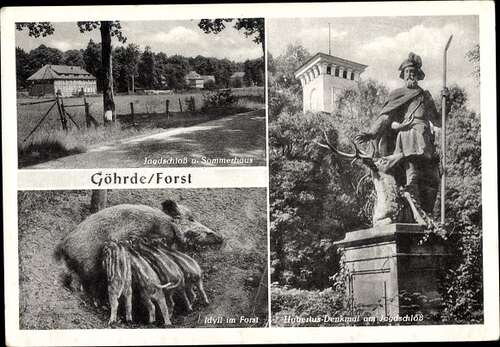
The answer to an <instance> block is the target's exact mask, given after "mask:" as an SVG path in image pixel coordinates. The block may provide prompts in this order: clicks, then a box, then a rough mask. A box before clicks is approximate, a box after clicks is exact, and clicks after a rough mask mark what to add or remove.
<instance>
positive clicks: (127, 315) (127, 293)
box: [123, 289, 132, 323]
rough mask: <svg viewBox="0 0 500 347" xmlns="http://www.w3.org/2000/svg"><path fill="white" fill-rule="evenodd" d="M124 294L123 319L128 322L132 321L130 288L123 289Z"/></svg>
mask: <svg viewBox="0 0 500 347" xmlns="http://www.w3.org/2000/svg"><path fill="white" fill-rule="evenodd" d="M123 295H124V296H125V319H126V320H127V322H128V323H131V322H132V290H131V289H125V290H124V291H123Z"/></svg>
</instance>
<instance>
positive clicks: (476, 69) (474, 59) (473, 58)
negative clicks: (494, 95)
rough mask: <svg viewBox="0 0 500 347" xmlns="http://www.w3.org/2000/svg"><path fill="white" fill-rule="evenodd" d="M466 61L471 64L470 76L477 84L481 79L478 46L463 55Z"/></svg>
mask: <svg viewBox="0 0 500 347" xmlns="http://www.w3.org/2000/svg"><path fill="white" fill-rule="evenodd" d="M465 56H466V57H467V59H468V60H469V61H470V62H471V63H472V64H473V71H472V76H473V77H474V79H475V80H476V81H477V83H478V84H479V82H480V79H481V66H480V49H479V45H475V46H474V48H472V49H471V50H470V51H468V52H467V53H466V55H465Z"/></svg>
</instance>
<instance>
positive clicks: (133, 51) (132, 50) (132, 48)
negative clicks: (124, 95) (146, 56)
mask: <svg viewBox="0 0 500 347" xmlns="http://www.w3.org/2000/svg"><path fill="white" fill-rule="evenodd" d="M125 57H126V59H125V69H126V71H127V73H128V75H129V76H130V80H131V84H132V92H135V76H136V75H137V73H138V64H139V59H140V57H141V51H140V49H139V46H138V45H136V44H133V43H129V44H128V46H127V48H126V50H125Z"/></svg>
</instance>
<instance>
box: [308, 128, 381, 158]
mask: <svg viewBox="0 0 500 347" xmlns="http://www.w3.org/2000/svg"><path fill="white" fill-rule="evenodd" d="M323 136H324V138H325V142H326V145H325V144H323V143H320V142H318V141H315V142H316V144H318V145H319V146H321V147H323V148H328V149H330V150H331V151H332V152H333V153H335V154H337V155H339V156H341V157H344V158H351V159H354V160H356V159H368V160H373V157H374V155H375V145H374V144H373V142H372V143H371V145H372V152H371V153H370V154H368V153H366V152H364V151H362V150H361V149H359V147H358V146H357V145H356V143H355V142H354V141H352V140H351V143H352V145H353V146H354V153H346V152H342V151H340V150H338V149H337V148H336V147H335V146H333V145H332V144H331V143H330V141H329V140H328V135H327V134H326V131H325V130H323Z"/></svg>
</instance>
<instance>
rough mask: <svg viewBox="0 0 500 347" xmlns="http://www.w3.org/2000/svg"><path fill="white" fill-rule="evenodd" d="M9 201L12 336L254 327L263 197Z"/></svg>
mask: <svg viewBox="0 0 500 347" xmlns="http://www.w3.org/2000/svg"><path fill="white" fill-rule="evenodd" d="M18 199H19V259H20V262H19V289H20V290H19V326H20V329H23V330H25V329H26V330H33V329H36V330H44V329H51V330H52V329H103V328H121V329H128V328H136V329H137V328H142V329H147V328H157V329H158V328H194V327H198V328H236V327H245V328H252V327H263V326H266V324H267V322H268V318H267V317H268V315H267V311H268V303H267V299H268V294H267V281H268V276H267V218H266V189H265V188H264V189H263V188H254V189H253V188H252V189H177V190H175V189H172V190H168V189H151V190H141V189H135V190H120V189H117V190H94V191H87V190H78V191H64V190H61V191H20V192H19V195H18Z"/></svg>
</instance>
